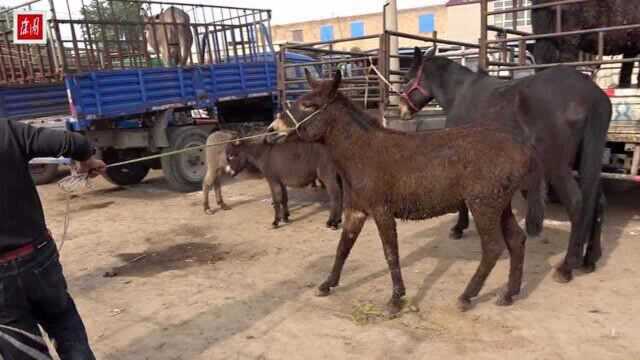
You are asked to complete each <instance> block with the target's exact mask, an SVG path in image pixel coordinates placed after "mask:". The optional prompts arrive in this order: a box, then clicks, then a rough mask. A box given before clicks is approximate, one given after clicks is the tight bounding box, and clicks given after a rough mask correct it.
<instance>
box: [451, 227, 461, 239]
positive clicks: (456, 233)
mask: <svg viewBox="0 0 640 360" xmlns="http://www.w3.org/2000/svg"><path fill="white" fill-rule="evenodd" d="M462 235H464V232H463V231H462V230H460V229H457V228H453V229H451V231H450V232H449V238H451V239H454V240H458V239H462Z"/></svg>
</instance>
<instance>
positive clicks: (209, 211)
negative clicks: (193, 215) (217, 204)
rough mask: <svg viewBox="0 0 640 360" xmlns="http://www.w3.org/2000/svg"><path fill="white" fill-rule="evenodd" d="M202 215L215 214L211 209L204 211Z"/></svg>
mask: <svg viewBox="0 0 640 360" xmlns="http://www.w3.org/2000/svg"><path fill="white" fill-rule="evenodd" d="M204 213H205V214H207V215H213V214H215V213H216V211H215V210H212V209H204Z"/></svg>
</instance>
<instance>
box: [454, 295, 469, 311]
mask: <svg viewBox="0 0 640 360" xmlns="http://www.w3.org/2000/svg"><path fill="white" fill-rule="evenodd" d="M456 307H457V308H458V310H460V311H461V312H466V311H469V310H471V307H472V305H471V300H469V299H466V298H464V297H459V298H458V302H457V303H456Z"/></svg>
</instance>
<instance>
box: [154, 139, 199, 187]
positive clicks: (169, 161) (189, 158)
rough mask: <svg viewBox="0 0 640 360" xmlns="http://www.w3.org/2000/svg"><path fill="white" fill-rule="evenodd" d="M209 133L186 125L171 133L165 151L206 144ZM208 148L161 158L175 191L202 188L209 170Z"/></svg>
mask: <svg viewBox="0 0 640 360" xmlns="http://www.w3.org/2000/svg"><path fill="white" fill-rule="evenodd" d="M208 136H209V134H208V133H207V132H206V131H205V130H203V129H201V128H198V127H194V126H185V127H182V128H179V129H177V130H175V131H173V132H172V133H170V134H169V147H168V148H167V149H165V150H164V152H170V151H175V150H181V149H184V148H187V147H192V146H200V145H205V144H206V143H207V137H208ZM205 151H206V149H198V150H194V151H189V152H185V153H181V154H177V155H171V156H165V157H163V158H162V159H161V162H162V171H163V172H164V177H165V178H166V179H167V182H168V183H169V187H171V188H172V189H173V190H175V191H179V192H192V191H197V190H200V189H201V188H202V180H204V176H205V174H206V172H207V165H206V154H205Z"/></svg>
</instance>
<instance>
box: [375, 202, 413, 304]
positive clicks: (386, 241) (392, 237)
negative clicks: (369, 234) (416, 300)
mask: <svg viewBox="0 0 640 360" xmlns="http://www.w3.org/2000/svg"><path fill="white" fill-rule="evenodd" d="M373 217H374V220H375V221H376V226H377V227H378V233H379V235H380V240H382V248H383V249H384V257H385V259H387V265H389V271H390V272H391V282H392V283H393V292H392V294H391V299H390V300H389V310H390V312H391V313H392V314H395V313H398V312H399V311H400V310H401V309H402V297H403V296H404V295H405V293H406V290H405V287H404V282H403V281H402V272H401V269H400V257H399V255H398V233H397V231H396V220H395V219H394V218H393V215H391V214H387V213H385V212H384V211H383V210H381V211H378V212H377V213H376V214H375V215H374V216H373Z"/></svg>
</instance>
